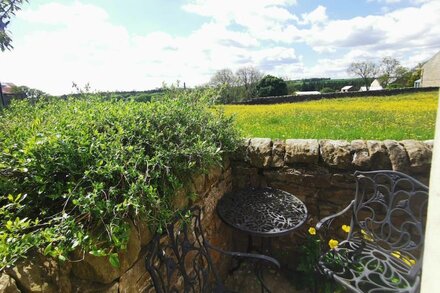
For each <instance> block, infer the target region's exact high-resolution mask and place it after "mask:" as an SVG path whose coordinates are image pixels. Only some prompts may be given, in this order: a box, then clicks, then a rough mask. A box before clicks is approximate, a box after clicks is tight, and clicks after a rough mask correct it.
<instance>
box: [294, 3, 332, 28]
mask: <svg viewBox="0 0 440 293" xmlns="http://www.w3.org/2000/svg"><path fill="white" fill-rule="evenodd" d="M326 10H327V8H326V7H324V6H322V5H319V6H318V7H316V8H315V9H314V10H312V11H311V12H309V13H303V14H301V17H302V20H301V21H299V23H300V24H318V23H324V22H326V21H327V18H328V17H327V12H326Z"/></svg>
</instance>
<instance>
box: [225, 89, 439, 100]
mask: <svg viewBox="0 0 440 293" xmlns="http://www.w3.org/2000/svg"><path fill="white" fill-rule="evenodd" d="M438 89H439V87H438V86H430V87H422V88H402V89H390V90H379V91H366V92H344V93H341V92H336V93H326V94H320V95H300V96H295V95H286V96H274V97H257V98H253V99H251V100H247V101H243V102H239V103H234V104H244V105H260V104H261V105H262V104H280V103H296V102H304V101H313V100H321V99H339V98H354V97H373V96H374V97H377V96H393V95H398V94H408V93H416V92H429V91H438Z"/></svg>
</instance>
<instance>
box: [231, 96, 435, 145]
mask: <svg viewBox="0 0 440 293" xmlns="http://www.w3.org/2000/svg"><path fill="white" fill-rule="evenodd" d="M438 96H439V93H438V92H437V91H433V92H423V93H415V94H414V93H413V94H402V95H396V96H392V97H362V98H344V99H333V100H325V99H324V100H319V101H310V102H301V103H291V104H276V105H228V106H225V112H226V114H228V115H234V116H235V118H236V122H237V126H238V127H239V128H240V129H241V130H242V132H243V136H244V137H270V138H273V139H275V138H281V139H286V138H321V139H324V138H328V139H349V140H352V139H378V140H384V139H396V140H400V139H419V140H425V139H432V138H433V137H434V127H435V118H436V112H437V103H438Z"/></svg>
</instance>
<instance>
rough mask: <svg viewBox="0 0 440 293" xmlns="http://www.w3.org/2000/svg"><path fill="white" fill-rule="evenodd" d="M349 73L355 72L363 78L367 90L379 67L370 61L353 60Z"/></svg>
mask: <svg viewBox="0 0 440 293" xmlns="http://www.w3.org/2000/svg"><path fill="white" fill-rule="evenodd" d="M347 72H348V73H352V74H355V75H357V76H359V77H360V78H362V79H363V80H364V83H365V88H366V89H367V91H368V90H369V89H370V82H371V79H374V78H375V77H376V75H377V74H378V73H379V67H378V66H377V65H376V64H375V63H373V62H370V61H363V62H353V63H351V64H350V66H349V67H348V69H347Z"/></svg>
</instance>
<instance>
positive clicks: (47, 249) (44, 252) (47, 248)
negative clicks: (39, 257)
mask: <svg viewBox="0 0 440 293" xmlns="http://www.w3.org/2000/svg"><path fill="white" fill-rule="evenodd" d="M51 250H52V242H51V243H49V245H48V246H46V248H45V249H44V251H43V254H44V255H47V254H48V253H49V252H50V251H51Z"/></svg>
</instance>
